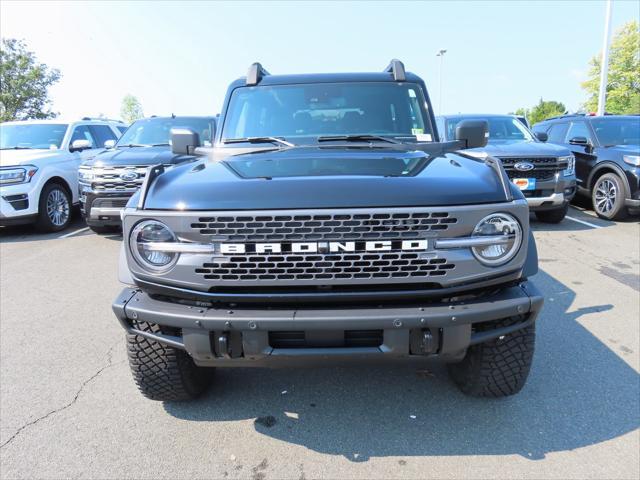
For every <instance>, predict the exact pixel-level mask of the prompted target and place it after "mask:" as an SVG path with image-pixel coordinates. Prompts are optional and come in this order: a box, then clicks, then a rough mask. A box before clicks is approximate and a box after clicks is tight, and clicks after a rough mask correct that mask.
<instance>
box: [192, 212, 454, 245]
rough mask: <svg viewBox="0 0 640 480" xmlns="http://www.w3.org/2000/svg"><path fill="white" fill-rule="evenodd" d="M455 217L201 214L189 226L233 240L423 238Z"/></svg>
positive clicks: (213, 236) (441, 214)
mask: <svg viewBox="0 0 640 480" xmlns="http://www.w3.org/2000/svg"><path fill="white" fill-rule="evenodd" d="M457 221H458V219H457V218H455V217H453V216H451V215H449V213H447V212H416V213H371V214H367V213H362V214H348V213H346V214H343V213H340V214H332V215H282V216H278V215H273V216H271V215H269V216H260V215H256V216H253V215H252V216H244V215H243V216H223V215H221V216H216V217H200V218H199V219H198V222H196V223H192V224H191V228H193V229H195V230H196V231H197V232H198V233H200V234H202V235H207V236H210V237H211V239H212V240H226V241H235V242H264V241H283V240H285V241H286V240H289V241H301V240H303V241H312V240H365V239H366V240H369V239H379V238H384V239H392V238H402V239H411V238H424V237H425V236H429V235H428V232H436V231H443V230H447V228H449V225H451V224H455V223H456V222H457Z"/></svg>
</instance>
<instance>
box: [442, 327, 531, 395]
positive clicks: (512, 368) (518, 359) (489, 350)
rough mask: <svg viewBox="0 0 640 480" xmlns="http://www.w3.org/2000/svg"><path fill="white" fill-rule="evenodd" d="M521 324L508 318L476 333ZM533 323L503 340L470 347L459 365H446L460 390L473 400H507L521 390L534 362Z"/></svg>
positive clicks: (480, 328) (478, 329) (479, 329)
mask: <svg viewBox="0 0 640 480" xmlns="http://www.w3.org/2000/svg"><path fill="white" fill-rule="evenodd" d="M520 321H522V318H521V317H516V318H509V319H505V320H500V321H497V322H490V323H488V324H479V325H478V326H477V328H476V331H486V330H491V329H494V328H501V327H506V326H508V325H511V324H513V323H514V322H520ZM534 344H535V323H534V324H532V325H530V326H528V327H526V328H523V329H521V330H517V331H515V332H513V333H510V334H508V335H505V336H504V338H503V339H495V340H491V341H489V342H485V343H480V344H478V345H473V346H471V347H469V349H468V350H467V354H466V356H465V357H464V359H463V360H462V361H461V362H460V363H454V364H450V365H448V369H449V375H450V376H451V378H452V379H453V381H454V382H455V383H456V384H457V385H458V387H459V388H460V390H462V392H463V393H465V394H467V395H472V396H475V397H506V396H509V395H513V394H515V393H518V392H519V391H520V390H522V387H523V386H524V384H525V382H526V381H527V377H528V376H529V370H530V368H531V362H532V360H533V350H534Z"/></svg>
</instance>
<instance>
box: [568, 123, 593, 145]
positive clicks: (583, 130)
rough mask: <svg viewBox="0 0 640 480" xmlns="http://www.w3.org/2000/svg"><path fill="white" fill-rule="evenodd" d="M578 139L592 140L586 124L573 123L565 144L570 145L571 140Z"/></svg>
mask: <svg viewBox="0 0 640 480" xmlns="http://www.w3.org/2000/svg"><path fill="white" fill-rule="evenodd" d="M576 137H584V138H586V139H587V140H591V132H590V131H589V127H588V126H587V124H586V123H584V122H571V126H570V127H569V131H568V132H567V139H566V142H565V143H569V140H571V139H572V138H576Z"/></svg>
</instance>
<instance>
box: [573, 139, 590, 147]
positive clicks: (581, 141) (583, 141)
mask: <svg viewBox="0 0 640 480" xmlns="http://www.w3.org/2000/svg"><path fill="white" fill-rule="evenodd" d="M569 143H570V144H571V145H580V146H583V147H587V146H589V140H587V139H586V137H573V138H572V139H571V140H569Z"/></svg>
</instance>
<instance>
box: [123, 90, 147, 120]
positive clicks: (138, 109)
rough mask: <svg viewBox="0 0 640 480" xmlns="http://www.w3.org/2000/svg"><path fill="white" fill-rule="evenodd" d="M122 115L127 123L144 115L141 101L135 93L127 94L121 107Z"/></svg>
mask: <svg viewBox="0 0 640 480" xmlns="http://www.w3.org/2000/svg"><path fill="white" fill-rule="evenodd" d="M120 116H121V117H122V119H123V120H124V121H125V122H127V123H133V122H135V121H136V120H138V119H140V118H142V117H144V112H143V111H142V105H141V104H140V101H139V100H138V99H137V98H136V97H134V96H133V95H130V94H129V95H125V96H124V98H123V99H122V106H121V107H120Z"/></svg>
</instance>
